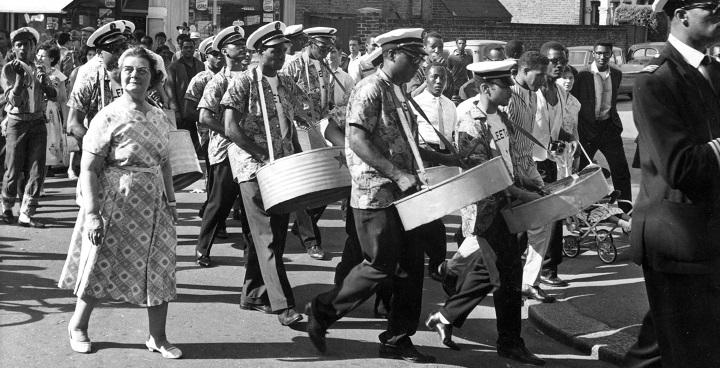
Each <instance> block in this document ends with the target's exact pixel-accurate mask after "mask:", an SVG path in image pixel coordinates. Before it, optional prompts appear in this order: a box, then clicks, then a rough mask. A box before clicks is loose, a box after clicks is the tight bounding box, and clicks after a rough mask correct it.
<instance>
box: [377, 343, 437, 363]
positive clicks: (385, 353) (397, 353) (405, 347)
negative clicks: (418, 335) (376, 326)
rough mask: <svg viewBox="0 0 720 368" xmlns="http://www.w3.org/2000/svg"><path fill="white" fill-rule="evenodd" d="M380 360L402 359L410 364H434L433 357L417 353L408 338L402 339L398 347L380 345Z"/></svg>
mask: <svg viewBox="0 0 720 368" xmlns="http://www.w3.org/2000/svg"><path fill="white" fill-rule="evenodd" d="M380 358H386V359H402V360H404V361H406V362H410V363H435V357H434V356H432V355H427V354H423V353H421V352H419V351H417V349H415V345H413V343H412V341H410V338H407V339H404V341H403V342H402V343H400V344H398V345H391V344H382V343H381V344H380Z"/></svg>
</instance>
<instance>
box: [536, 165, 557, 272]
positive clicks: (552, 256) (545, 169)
mask: <svg viewBox="0 0 720 368" xmlns="http://www.w3.org/2000/svg"><path fill="white" fill-rule="evenodd" d="M536 164H537V168H538V172H540V173H541V174H544V175H543V182H545V184H550V183H554V182H556V181H557V176H558V172H557V163H556V162H555V161H552V160H545V161H538V162H536ZM562 226H563V221H562V220H561V221H557V222H555V224H554V226H553V230H552V232H551V234H550V244H548V248H547V251H546V252H545V259H544V260H543V268H542V273H543V275H546V276H547V275H551V276H557V270H558V266H559V265H560V263H562V261H563V254H562V235H563V228H562Z"/></svg>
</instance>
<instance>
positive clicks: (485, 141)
mask: <svg viewBox="0 0 720 368" xmlns="http://www.w3.org/2000/svg"><path fill="white" fill-rule="evenodd" d="M467 103H470V104H471V106H470V108H469V109H467V110H466V111H465V112H464V113H463V114H462V115H460V116H459V118H460V121H459V123H458V128H457V129H458V130H457V137H456V139H457V145H458V151H459V153H460V156H461V157H467V159H466V160H465V162H466V163H467V164H468V166H470V167H475V166H478V165H480V164H483V163H485V162H487V161H489V160H490V159H492V158H494V157H498V156H501V153H500V151H499V150H498V149H497V148H498V147H497V145H496V144H494V142H493V138H492V133H491V132H490V127H489V126H488V124H487V115H486V114H485V112H484V111H483V110H482V108H481V107H479V106H478V99H477V98H474V99H472V100H468V101H465V102H463V104H467ZM498 115H499V116H500V118H501V119H502V120H503V122H504V123H505V126H506V127H507V130H508V131H509V132H510V134H509V139H510V157H511V160H512V163H507V162H506V164H511V165H512V170H513V172H514V173H518V172H519V169H520V168H519V166H518V160H517V159H516V158H515V153H514V152H513V150H512V147H513V146H514V145H515V144H516V140H515V139H516V135H515V134H513V133H514V130H515V129H513V126H512V124H511V123H510V122H509V120H508V117H507V115H506V114H505V113H503V112H502V111H498ZM478 141H479V142H478ZM506 203H507V199H506V198H505V195H504V193H502V192H500V193H496V194H494V195H491V196H489V197H487V198H484V199H482V200H480V201H478V202H476V203H473V204H471V205H469V206H467V207H465V208H463V209H461V210H460V215H461V217H462V229H463V235H464V236H466V237H467V236H474V235H478V236H482V234H483V233H484V232H485V230H487V228H488V227H489V226H490V224H491V223H492V221H493V219H494V218H495V216H497V215H498V213H499V211H500V209H501V208H502V206H503V205H505V204H506Z"/></svg>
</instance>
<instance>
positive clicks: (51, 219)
mask: <svg viewBox="0 0 720 368" xmlns="http://www.w3.org/2000/svg"><path fill="white" fill-rule="evenodd" d="M629 104H630V103H629V101H622V102H621V110H622V111H621V116H622V117H623V122H624V123H627V121H628V120H627V119H628V117H629V118H630V119H631V112H629V107H628V106H629ZM630 121H631V120H630ZM626 131H627V127H626ZM631 134H632V133H630V134H624V139H625V146H626V155H627V156H628V157H630V158H632V154H633V153H634V144H632V139H634V136H631ZM598 161H599V162H600V164H601V165H603V164H604V160H603V158H602V157H601V156H600V155H599V157H598ZM631 173H632V176H633V178H632V181H633V198H635V197H636V195H637V190H638V184H639V172H638V170H634V169H631ZM75 183H76V182H75V181H72V180H69V179H67V178H65V177H64V176H60V177H56V178H49V179H48V181H47V185H46V192H47V194H48V196H47V197H45V198H43V199H42V201H41V205H42V208H40V210H39V212H38V218H39V219H40V220H43V221H45V222H46V223H48V224H49V227H48V229H26V228H20V227H17V226H10V225H5V224H1V223H0V366H3V367H40V366H42V367H91V366H96V367H125V366H171V365H172V366H188V367H195V366H202V367H206V366H212V367H237V366H242V367H276V366H282V367H285V366H291V367H295V366H310V365H312V366H313V367H318V366H319V367H338V366H342V367H354V366H368V365H374V366H380V367H407V366H410V364H409V363H405V362H402V361H393V360H386V359H379V358H378V357H377V347H378V340H377V335H378V334H379V333H380V332H381V331H382V330H383V329H384V327H385V322H384V321H383V320H381V319H375V318H372V307H373V303H372V302H373V299H372V298H371V299H370V300H369V301H368V302H366V303H364V304H363V305H361V306H360V307H358V308H357V309H356V310H355V311H353V312H352V313H351V314H350V315H348V316H347V317H345V318H343V319H342V320H341V321H339V322H337V323H336V324H335V325H333V326H332V329H331V330H330V334H329V335H328V353H327V354H325V355H318V354H317V352H316V351H315V350H314V349H313V347H312V345H311V344H310V342H309V340H308V338H307V334H306V333H305V332H304V329H305V321H303V322H300V323H298V324H297V326H293V327H292V328H287V327H281V326H280V325H279V323H278V321H277V319H276V316H274V315H264V314H261V313H258V312H248V311H241V310H240V309H239V299H240V293H241V290H242V288H241V282H242V279H243V276H244V267H243V252H242V240H241V234H240V233H239V232H240V231H239V223H238V222H237V221H235V220H232V219H228V225H229V226H228V229H229V233H230V239H229V240H218V241H216V244H215V246H214V248H213V251H212V258H213V262H214V266H213V267H212V268H209V269H203V268H199V267H197V266H196V265H195V263H194V255H193V254H194V246H195V242H196V240H197V233H198V231H199V230H198V229H199V225H200V221H201V219H200V218H198V217H197V210H198V208H199V207H200V204H201V203H202V201H203V200H204V196H205V195H204V194H198V193H192V192H191V190H192V189H193V188H198V187H201V186H202V182H198V183H196V184H194V185H193V186H191V187H189V188H187V189H186V190H183V191H181V192H179V193H178V194H177V199H178V210H179V213H180V217H181V219H180V222H179V224H178V228H177V229H178V248H177V253H178V257H177V262H178V263H177V286H178V300H177V301H176V302H173V303H171V304H170V309H169V315H168V336H169V339H170V341H172V342H173V343H175V344H176V345H177V346H178V347H179V348H181V349H182V350H183V352H184V357H183V359H182V360H181V361H173V362H170V361H167V360H164V359H162V358H161V357H160V356H159V354H151V353H150V352H148V351H147V350H146V349H145V347H144V345H143V342H144V340H145V339H146V337H147V327H146V323H147V322H146V321H147V317H146V313H145V311H144V309H143V308H138V307H136V306H132V305H128V304H124V303H115V302H107V303H102V304H101V306H100V307H98V308H97V309H96V310H95V312H94V313H93V316H92V319H91V326H90V331H89V335H90V338H91V339H92V340H93V353H92V354H88V355H83V354H76V353H73V352H72V351H71V350H70V348H69V346H68V342H67V329H66V328H67V323H68V319H69V318H70V316H71V314H72V311H73V309H74V301H75V299H74V297H73V295H72V293H71V291H69V290H62V289H58V288H57V279H58V277H59V275H60V271H61V269H62V266H63V263H64V260H65V257H66V253H67V248H68V245H69V240H70V235H71V233H72V229H73V226H74V223H75V219H76V216H77V207H76V205H75V203H74V186H75ZM16 212H17V209H16ZM340 214H341V212H340V208H339V205H337V204H335V205H330V206H329V207H328V210H327V211H326V213H325V215H324V216H323V218H322V219H321V221H320V223H319V225H320V227H321V230H322V232H323V239H324V247H325V250H326V253H327V257H326V260H324V261H317V260H313V259H310V258H309V257H308V256H307V254H306V253H305V251H304V250H303V249H302V248H301V247H300V246H299V242H298V239H297V238H296V237H294V236H292V235H291V234H290V233H288V240H287V243H286V253H285V256H284V257H283V258H284V260H285V263H286V268H287V271H288V275H289V278H290V281H291V284H292V285H293V292H294V294H295V298H296V301H297V305H298V307H300V306H302V305H304V304H305V303H306V302H307V301H309V300H310V299H311V298H312V297H314V296H315V295H317V294H319V293H321V292H324V291H326V290H328V289H329V288H330V287H331V284H332V278H333V275H334V269H335V265H336V264H337V262H338V261H339V259H340V256H341V253H342V247H343V244H344V239H345V234H344V230H343V227H344V222H343V220H342V218H341V215H340ZM443 220H444V222H445V224H446V226H447V235H448V242H449V244H448V257H450V256H452V254H453V253H454V251H455V250H456V249H457V244H455V243H454V242H453V241H452V235H453V234H454V232H455V230H456V229H457V228H458V226H460V219H459V217H458V216H457V214H453V215H450V216H447V217H445V218H444V219H443ZM613 239H614V244H615V246H616V248H617V252H618V256H617V259H616V260H615V262H613V263H612V264H604V263H603V262H601V260H600V259H599V258H598V257H597V252H596V251H595V250H594V249H593V248H592V242H590V243H588V244H584V245H583V246H582V248H581V254H580V255H579V256H578V257H577V258H564V261H563V263H562V264H561V265H560V267H559V276H560V277H561V278H562V279H564V280H566V281H568V282H569V286H568V287H564V288H552V287H545V286H543V288H544V289H545V290H546V291H547V292H548V293H549V294H551V295H554V296H555V297H557V298H558V302H556V303H552V304H541V303H537V302H535V301H532V300H530V301H526V302H525V305H524V308H523V318H524V319H526V321H525V322H524V323H523V330H522V335H523V338H524V339H525V341H526V344H527V345H528V347H529V348H530V349H531V350H532V351H533V352H535V353H536V354H538V355H539V356H540V357H542V358H543V359H546V360H547V362H548V364H547V366H548V367H578V366H582V367H608V366H611V365H614V364H618V363H619V362H620V360H621V359H622V356H623V355H624V353H625V352H626V351H627V349H628V348H629V347H630V346H631V345H632V344H633V343H634V341H635V336H636V335H637V332H638V331H639V326H640V323H641V322H642V318H643V316H644V314H645V312H646V311H647V308H648V305H647V298H646V294H645V286H644V281H643V278H642V271H641V269H640V267H639V266H637V265H635V264H633V263H632V262H630V261H629V259H628V255H627V251H628V247H629V244H628V237H627V235H626V234H622V233H621V232H619V230H616V231H615V232H613ZM445 299H446V297H445V295H444V293H443V292H442V289H441V287H440V285H439V283H437V282H434V281H432V280H431V279H430V278H429V277H426V278H425V291H424V296H423V306H422V308H423V321H424V317H425V316H426V315H427V314H428V313H430V312H432V311H434V310H436V309H437V308H439V306H441V305H442V304H443V303H444V301H445ZM301 311H302V310H301ZM421 322H422V321H421ZM496 338H497V336H496V327H495V314H494V309H493V302H492V295H490V296H488V298H486V299H485V300H484V301H483V302H482V303H481V304H480V305H479V306H478V307H477V308H476V309H475V310H474V311H473V312H472V313H471V315H470V317H469V318H468V322H467V323H466V325H465V326H463V328H462V329H456V330H455V331H454V339H455V341H456V342H458V344H459V345H460V346H461V347H462V349H463V351H462V352H460V353H457V352H455V351H452V350H450V349H447V348H445V347H444V346H443V345H442V344H440V342H439V341H438V338H437V335H436V334H435V333H434V332H431V331H428V330H427V329H425V328H424V326H422V325H421V326H419V329H418V332H417V334H416V335H415V336H413V341H414V342H415V344H416V345H417V346H418V349H420V350H421V351H423V352H425V353H429V354H431V355H434V356H436V357H437V359H438V363H437V364H432V365H429V366H433V367H435V366H438V367H476V366H485V367H520V366H521V364H519V363H516V362H514V361H512V360H508V359H502V358H499V357H497V355H496V353H495V339H496ZM142 350H145V351H142Z"/></svg>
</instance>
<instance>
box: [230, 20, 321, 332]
mask: <svg viewBox="0 0 720 368" xmlns="http://www.w3.org/2000/svg"><path fill="white" fill-rule="evenodd" d="M284 30H285V24H283V23H282V22H279V21H276V22H272V23H269V24H266V25H264V26H262V27H260V28H259V29H258V30H257V31H255V32H254V33H253V34H251V35H250V37H248V40H247V48H248V49H251V50H256V52H257V54H258V56H259V58H260V60H259V65H258V66H257V68H253V69H250V70H247V71H244V72H242V73H241V74H240V75H239V76H237V77H235V78H233V79H232V80H231V81H230V84H229V86H228V90H227V92H226V93H225V95H224V96H223V98H222V101H221V102H220V104H221V105H222V106H223V108H225V133H226V134H227V136H228V137H229V138H230V140H231V141H232V142H233V143H235V144H234V145H231V146H230V148H229V149H228V157H229V159H230V165H231V167H232V171H233V175H234V176H235V179H236V180H237V181H238V183H240V194H241V195H242V199H243V204H244V209H245V211H244V212H245V214H246V215H247V219H248V224H249V226H250V231H251V232H252V237H253V242H252V243H250V244H248V245H247V249H246V251H245V252H246V253H245V282H244V285H243V295H242V303H243V304H242V305H244V307H245V309H254V310H258V311H262V312H265V313H279V315H278V319H279V320H280V323H281V324H282V325H283V326H288V325H290V324H293V323H295V322H298V321H300V320H302V318H303V317H302V315H301V314H300V313H298V312H297V311H296V310H295V298H294V297H293V292H292V287H291V286H290V281H289V280H288V277H287V274H286V272H285V263H284V262H283V253H284V252H285V236H286V234H287V226H288V218H289V216H288V215H271V214H269V213H267V212H265V209H264V204H263V199H262V196H261V194H260V187H259V185H258V181H257V178H256V173H257V171H258V170H259V169H260V168H261V167H263V166H265V165H267V164H268V163H270V162H271V161H272V160H274V159H279V158H282V157H286V156H290V155H292V154H293V153H296V152H300V144H299V143H298V140H297V132H296V131H295V127H294V126H293V123H292V122H293V120H295V121H302V122H305V121H308V120H309V118H308V117H307V114H306V113H305V111H304V110H303V103H307V99H306V98H305V93H303V91H302V90H301V89H300V87H298V86H297V84H295V82H293V80H292V78H290V77H289V76H287V75H285V74H283V73H282V72H279V70H280V69H281V68H282V65H283V62H284V61H285V47H286V43H287V42H288V40H287V38H285V37H284V36H283V31H284ZM260 86H262V89H261V90H262V93H260ZM268 146H269V147H268Z"/></svg>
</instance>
